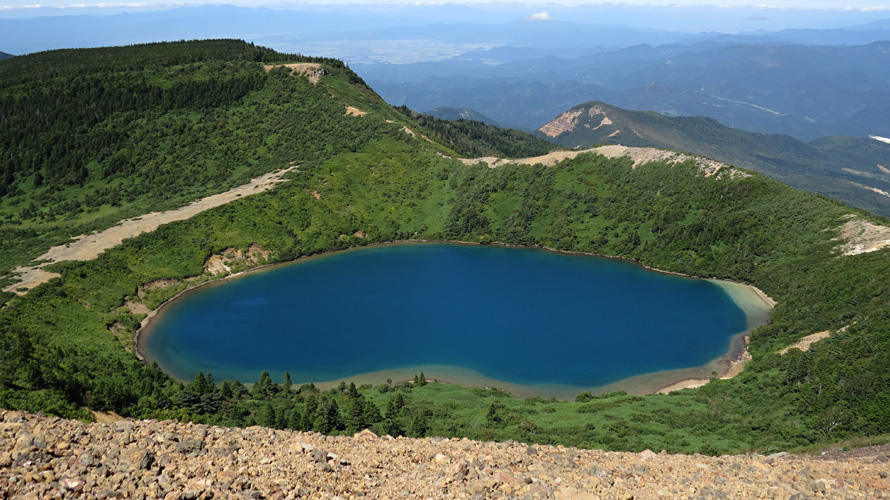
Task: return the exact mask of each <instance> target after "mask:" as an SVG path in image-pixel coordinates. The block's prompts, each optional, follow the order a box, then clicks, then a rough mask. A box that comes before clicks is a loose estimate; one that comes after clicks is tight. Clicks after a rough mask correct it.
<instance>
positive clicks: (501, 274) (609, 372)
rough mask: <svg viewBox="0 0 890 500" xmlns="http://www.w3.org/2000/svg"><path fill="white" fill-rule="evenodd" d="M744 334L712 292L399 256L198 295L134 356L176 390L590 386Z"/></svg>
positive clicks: (690, 359)
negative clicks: (403, 378)
mask: <svg viewBox="0 0 890 500" xmlns="http://www.w3.org/2000/svg"><path fill="white" fill-rule="evenodd" d="M747 328H748V324H747V319H746V315H745V313H744V312H743V311H742V310H741V309H740V308H739V307H738V306H737V305H736V303H735V302H733V300H732V299H731V298H730V296H729V295H728V294H727V293H726V292H725V291H724V290H723V289H722V288H721V287H719V286H717V285H715V284H714V283H712V282H710V281H707V280H701V279H693V278H684V277H679V276H673V275H668V274H664V273H658V272H653V271H648V270H645V269H643V268H641V267H640V266H637V265H634V264H632V263H629V262H624V261H620V260H615V259H605V258H596V257H589V256H581V255H566V254H559V253H554V252H549V251H545V250H539V249H525V248H522V249H520V248H506V247H498V246H475V245H458V244H404V245H389V246H377V247H370V248H362V249H356V250H350V251H346V252H338V253H334V254H330V255H325V256H322V257H318V258H311V259H305V260H301V261H297V262H295V263H292V264H287V265H282V266H276V267H273V268H270V269H267V270H264V271H262V272H258V273H253V274H248V275H245V276H243V277H241V278H239V279H235V280H230V281H226V282H221V283H219V284H213V285H208V286H205V287H202V288H199V289H197V290H195V291H193V292H191V293H188V294H186V295H184V296H183V297H181V298H179V299H177V300H176V301H174V302H172V303H170V304H169V305H168V306H167V307H165V308H164V310H163V312H162V313H161V314H159V315H158V316H157V317H156V318H155V319H154V320H153V321H152V322H151V324H150V326H149V327H148V328H147V329H146V331H144V332H143V335H142V339H141V341H140V348H141V350H142V352H143V354H144V355H145V356H146V358H147V359H148V360H149V361H158V363H159V364H160V365H161V366H162V368H163V369H164V370H166V371H167V372H169V373H171V374H172V375H174V376H175V377H177V378H180V379H185V380H190V379H192V378H194V376H195V375H196V374H197V373H198V372H205V373H207V372H210V373H212V374H213V375H214V377H215V378H217V379H224V378H226V379H239V380H242V381H245V382H253V381H255V380H256V379H257V378H258V376H259V374H260V372H261V371H262V370H268V371H269V372H270V373H271V374H272V375H273V377H274V378H276V379H278V380H280V379H281V377H282V376H283V374H284V372H285V371H289V372H290V373H291V376H292V378H293V380H294V382H296V383H302V382H310V381H312V382H325V381H331V380H341V379H348V378H349V377H353V376H357V375H360V374H366V373H371V372H378V371H385V370H398V369H400V368H407V367H414V366H419V365H438V366H452V367H458V368H460V369H467V370H472V371H474V372H476V373H478V374H480V375H482V376H483V377H487V378H489V379H494V380H500V381H505V382H508V383H510V384H513V385H529V386H533V385H542V384H555V385H563V386H576V387H598V386H602V385H606V384H609V383H612V382H615V381H618V380H621V379H626V378H628V377H632V376H635V375H640V374H645V373H651V372H660V371H665V370H676V369H682V368H690V367H697V366H701V365H705V364H706V363H708V362H709V361H711V360H714V359H715V358H718V357H720V356H722V355H725V354H726V353H727V351H728V350H729V346H730V341H731V339H732V337H733V336H735V335H736V334H738V333H740V332H743V331H745V330H746V329H747Z"/></svg>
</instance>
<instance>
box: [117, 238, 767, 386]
mask: <svg viewBox="0 0 890 500" xmlns="http://www.w3.org/2000/svg"><path fill="white" fill-rule="evenodd" d="M416 243H444V244H460V245H476V246H486V245H497V246H502V247H511V248H535V249H541V250H547V251H549V252H554V253H561V254H566V255H582V256H590V257H602V258H608V259H617V260H621V261H626V262H629V263H633V264H635V265H637V266H639V267H641V268H644V269H646V270H649V271H655V272H658V273H662V274H668V275H673V276H680V277H686V278H695V279H707V280H708V281H712V282H715V283H717V284H718V285H720V286H721V288H723V289H724V291H725V292H726V293H727V294H728V295H729V296H730V298H731V299H732V300H733V302H735V303H736V305H737V306H738V307H739V308H740V309H742V310H743V311H744V312H745V314H746V318H747V319H748V322H749V325H748V328H746V330H745V331H742V332H740V333H738V334H736V335H735V336H733V337H732V339H731V341H730V348H729V350H728V352H726V353H725V354H724V355H722V356H719V357H718V358H716V359H714V360H712V361H710V362H709V363H707V364H706V365H703V366H701V367H694V368H689V369H679V370H669V371H667V372H655V373H649V374H643V375H637V376H632V377H629V378H625V379H622V380H619V381H616V382H614V383H610V384H606V385H604V386H601V387H596V388H589V389H595V390H598V391H599V392H601V393H602V392H614V391H615V390H627V389H626V388H629V389H630V390H627V392H631V393H635V394H655V393H659V392H660V391H663V390H664V389H666V388H672V387H674V386H678V384H684V383H686V384H695V383H700V384H699V385H702V384H701V383H705V382H707V381H708V380H710V379H712V378H716V377H721V378H722V377H726V376H727V374H729V373H730V371H731V370H733V367H734V366H736V365H739V364H741V365H742V366H743V364H744V358H745V357H746V356H747V357H748V359H750V356H749V355H748V354H747V350H746V343H745V338H746V336H748V335H750V332H751V330H752V328H751V326H752V325H751V322H752V316H751V313H750V310H749V309H751V303H754V302H757V303H759V306H758V307H756V308H755V309H756V310H757V312H758V313H759V315H760V317H761V318H766V319H768V317H769V314H771V312H772V308H773V307H774V306H775V304H776V302H775V301H774V300H772V299H771V298H770V297H768V296H767V295H766V294H765V293H764V292H763V291H761V290H760V289H758V288H757V287H754V286H752V285H747V284H744V283H739V282H735V281H731V280H720V279H717V278H713V277H705V276H696V275H689V274H684V273H678V272H674V271H665V270H662V269H657V268H653V267H650V266H646V265H644V264H642V263H640V262H638V261H636V260H634V259H630V258H627V257H621V256H612V255H603V254H595V253H590V252H575V251H567V250H560V249H554V248H550V247H546V246H543V245H515V244H508V243H501V242H491V243H485V244H483V243H479V242H468V241H459V240H429V239H406V240H394V241H386V242H373V243H368V244H363V245H357V246H352V247H349V248H344V249H338V250H332V251H327V252H322V253H317V254H310V255H306V256H302V257H299V258H297V259H293V260H290V261H282V262H274V263H268V264H263V265H259V266H255V267H252V268H249V269H246V270H243V271H239V272H236V273H233V274H227V275H224V276H220V277H218V278H211V279H208V280H207V281H202V282H200V283H195V284H190V285H188V286H187V288H185V289H184V290H181V291H180V292H178V293H176V294H175V295H174V296H173V297H171V298H169V299H167V300H165V301H164V302H163V303H161V304H160V305H159V306H158V307H156V308H155V309H154V310H152V311H150V312H149V313H148V314H147V315H146V317H145V318H143V319H142V321H141V322H140V327H139V328H138V330H137V331H136V334H135V336H134V353H135V355H136V357H137V358H138V359H139V360H140V361H141V362H143V363H145V364H150V363H151V362H152V360H151V359H149V357H150V356H149V357H146V356H145V352H144V342H145V339H146V338H147V336H148V335H150V325H151V324H152V322H153V320H154V318H155V317H157V316H158V315H159V314H160V313H161V312H163V310H164V309H165V308H166V306H167V305H168V304H171V303H172V302H173V301H175V300H177V299H179V298H181V297H183V296H184V295H186V294H188V293H190V292H192V291H195V290H197V289H200V288H201V287H204V286H206V285H210V284H219V283H222V282H225V281H228V280H232V279H237V278H241V277H244V276H246V275H249V274H253V273H255V272H258V271H262V270H264V269H268V268H271V267H273V266H279V265H285V264H292V263H296V262H300V261H302V260H305V259H310V258H317V257H325V256H330V255H332V254H336V253H341V252H346V251H351V250H359V249H362V248H368V247H377V246H390V245H400V244H416ZM724 284H726V285H724ZM728 285H731V286H728ZM740 297H742V298H743V299H740ZM740 302H746V303H748V308H746V307H743V305H742V303H740ZM763 323H765V321H762V322H760V324H763ZM757 326H759V325H757ZM416 368H420V367H416ZM416 368H410V369H409V368H408V367H406V369H399V370H387V371H386V372H390V373H391V376H389V377H378V376H377V375H381V374H382V373H383V372H375V373H373V374H360V375H357V376H355V377H350V380H370V378H369V377H373V378H374V379H375V380H377V383H380V382H381V381H383V380H386V378H393V379H394V380H401V379H403V378H404V379H406V380H407V379H411V378H412V377H413V375H414V374H416V373H419V372H420V371H424V373H425V374H426V375H427V378H430V379H436V380H438V381H441V382H445V383H453V384H456V385H463V386H476V387H498V388H503V389H506V390H508V391H509V392H513V393H514V394H527V395H541V394H540V392H539V391H535V390H534V389H533V387H534V386H521V385H518V384H511V383H508V382H505V381H501V380H495V379H490V378H487V377H484V376H481V375H479V374H478V373H475V372H472V370H467V371H466V372H462V373H461V375H459V376H458V375H457V372H458V371H460V370H462V369H460V368H459V367H444V366H437V367H436V368H438V369H434V370H432V371H429V368H433V367H432V366H430V367H427V368H426V370H424V369H421V370H419V371H415V370H416ZM443 368H444V369H443ZM406 370H407V371H406ZM740 371H741V370H738V369H737V370H736V372H740ZM468 372H472V374H469V375H468ZM375 374H376V375H375ZM735 374H737V373H735ZM715 375H716V377H715ZM733 375H734V374H733ZM171 376H172V375H171ZM174 378H176V377H174ZM183 381H184V382H188V381H187V380H183ZM303 382H306V383H308V382H309V381H301V382H300V383H303ZM313 382H314V383H315V384H316V385H318V386H325V387H326V386H328V385H330V386H332V387H333V386H335V385H336V384H338V383H339V382H340V380H336V381H321V382H319V381H313ZM540 389H544V388H543V387H541V388H540ZM576 389H577V390H576ZM587 389H588V388H581V387H574V386H572V387H571V389H569V386H549V387H548V389H544V390H546V391H547V392H548V395H549V394H550V393H553V392H556V393H559V394H560V395H561V396H563V397H574V394H577V392H580V391H583V390H587ZM600 389H601V390H600ZM530 390H531V392H530ZM569 390H570V391H575V392H574V394H572V395H571V396H569V394H568V392H567V391H569Z"/></svg>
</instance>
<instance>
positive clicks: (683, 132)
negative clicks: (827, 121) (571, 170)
mask: <svg viewBox="0 0 890 500" xmlns="http://www.w3.org/2000/svg"><path fill="white" fill-rule="evenodd" d="M537 134H538V135H539V136H540V137H543V138H547V139H549V140H551V141H553V142H555V143H557V144H560V145H562V146H566V147H571V148H587V147H591V146H594V145H597V144H605V143H609V144H622V145H625V146H644V147H655V148H662V149H672V150H675V151H684V152H691V153H693V154H696V155H703V156H707V157H710V158H713V159H715V160H719V161H722V162H727V163H731V164H734V165H736V166H739V167H743V168H748V169H751V170H756V171H758V172H761V173H764V174H766V175H769V176H770V177H773V178H775V179H779V180H782V181H783V182H786V183H788V184H790V185H792V186H794V187H797V188H799V189H806V190H809V191H813V192H816V193H820V194H823V195H825V196H828V197H831V198H836V199H839V200H841V201H844V202H846V203H848V204H850V205H853V206H857V207H861V208H865V209H867V210H871V211H873V212H875V213H878V214H881V215H884V216H890V144H888V143H887V142H884V141H881V140H880V137H878V139H875V138H857V137H844V136H830V137H823V138H820V139H817V140H814V141H812V142H808V143H806V142H801V141H799V140H797V139H794V138H793V137H789V136H787V135H773V134H760V133H756V132H748V131H745V130H739V129H734V128H730V127H726V126H723V125H721V124H720V123H719V122H717V121H716V120H714V119H713V118H706V117H700V116H683V117H670V116H664V115H662V114H659V113H655V112H644V111H629V110H626V109H621V108H618V107H615V106H610V105H608V104H604V103H602V102H588V103H585V104H581V105H578V106H575V107H573V108H571V109H569V110H568V111H566V112H564V113H562V114H561V115H559V116H558V117H557V118H555V119H554V120H551V121H550V122H549V123H547V124H546V125H544V126H543V127H541V128H540V129H539V130H538V132H537Z"/></svg>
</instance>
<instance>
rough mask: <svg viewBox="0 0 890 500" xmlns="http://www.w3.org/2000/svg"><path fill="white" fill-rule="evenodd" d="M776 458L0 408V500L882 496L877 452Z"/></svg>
mask: <svg viewBox="0 0 890 500" xmlns="http://www.w3.org/2000/svg"><path fill="white" fill-rule="evenodd" d="M779 455H780V456H770V457H764V456H761V455H740V456H722V457H705V456H699V455H693V456H685V455H669V454H666V453H659V454H656V453H653V452H651V451H648V450H647V451H644V452H642V453H613V452H603V451H595V450H578V449H574V448H564V447H561V446H559V447H554V446H528V445H526V444H520V443H515V442H507V443H480V442H475V441H469V440H466V439H442V438H425V439H407V438H397V439H393V438H390V437H386V436H385V437H377V436H375V435H373V434H372V433H370V432H368V431H365V432H363V433H360V434H357V435H356V436H354V437H345V436H340V437H327V436H323V435H320V434H317V433H299V432H291V431H280V430H273V429H266V428H260V427H250V428H246V429H229V428H221V427H211V426H205V425H195V424H180V423H177V422H174V421H164V422H157V421H132V420H124V421H119V422H111V423H94V424H85V423H82V422H77V421H71V420H64V419H60V418H56V417H43V416H37V415H30V414H26V413H21V412H15V411H4V410H0V497H3V498H165V499H169V500H172V499H191V498H280V499H289V498H324V499H350V498H362V497H367V498H386V499H392V498H437V499H438V498H446V499H451V498H479V499H487V498H517V499H547V498H554V499H595V498H604V499H607V498H608V499H611V498H615V499H629V498H636V499H645V498H701V499H724V498H770V499H773V498H775V499H789V498H794V499H804V498H857V499H858V498H890V491H888V490H890V479H888V476H890V474H888V473H890V464H888V456H890V450H888V448H887V447H876V448H865V449H861V450H854V451H853V452H850V453H841V452H833V453H831V454H826V455H823V456H821V457H811V456H803V455H784V454H779Z"/></svg>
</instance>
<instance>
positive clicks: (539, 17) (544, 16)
mask: <svg viewBox="0 0 890 500" xmlns="http://www.w3.org/2000/svg"><path fill="white" fill-rule="evenodd" d="M552 20H553V18H552V17H550V14H549V13H547V11H544V12H538V13H537V14H532V15H530V16H528V17H527V18H525V22H527V23H543V22H547V21H552Z"/></svg>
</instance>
